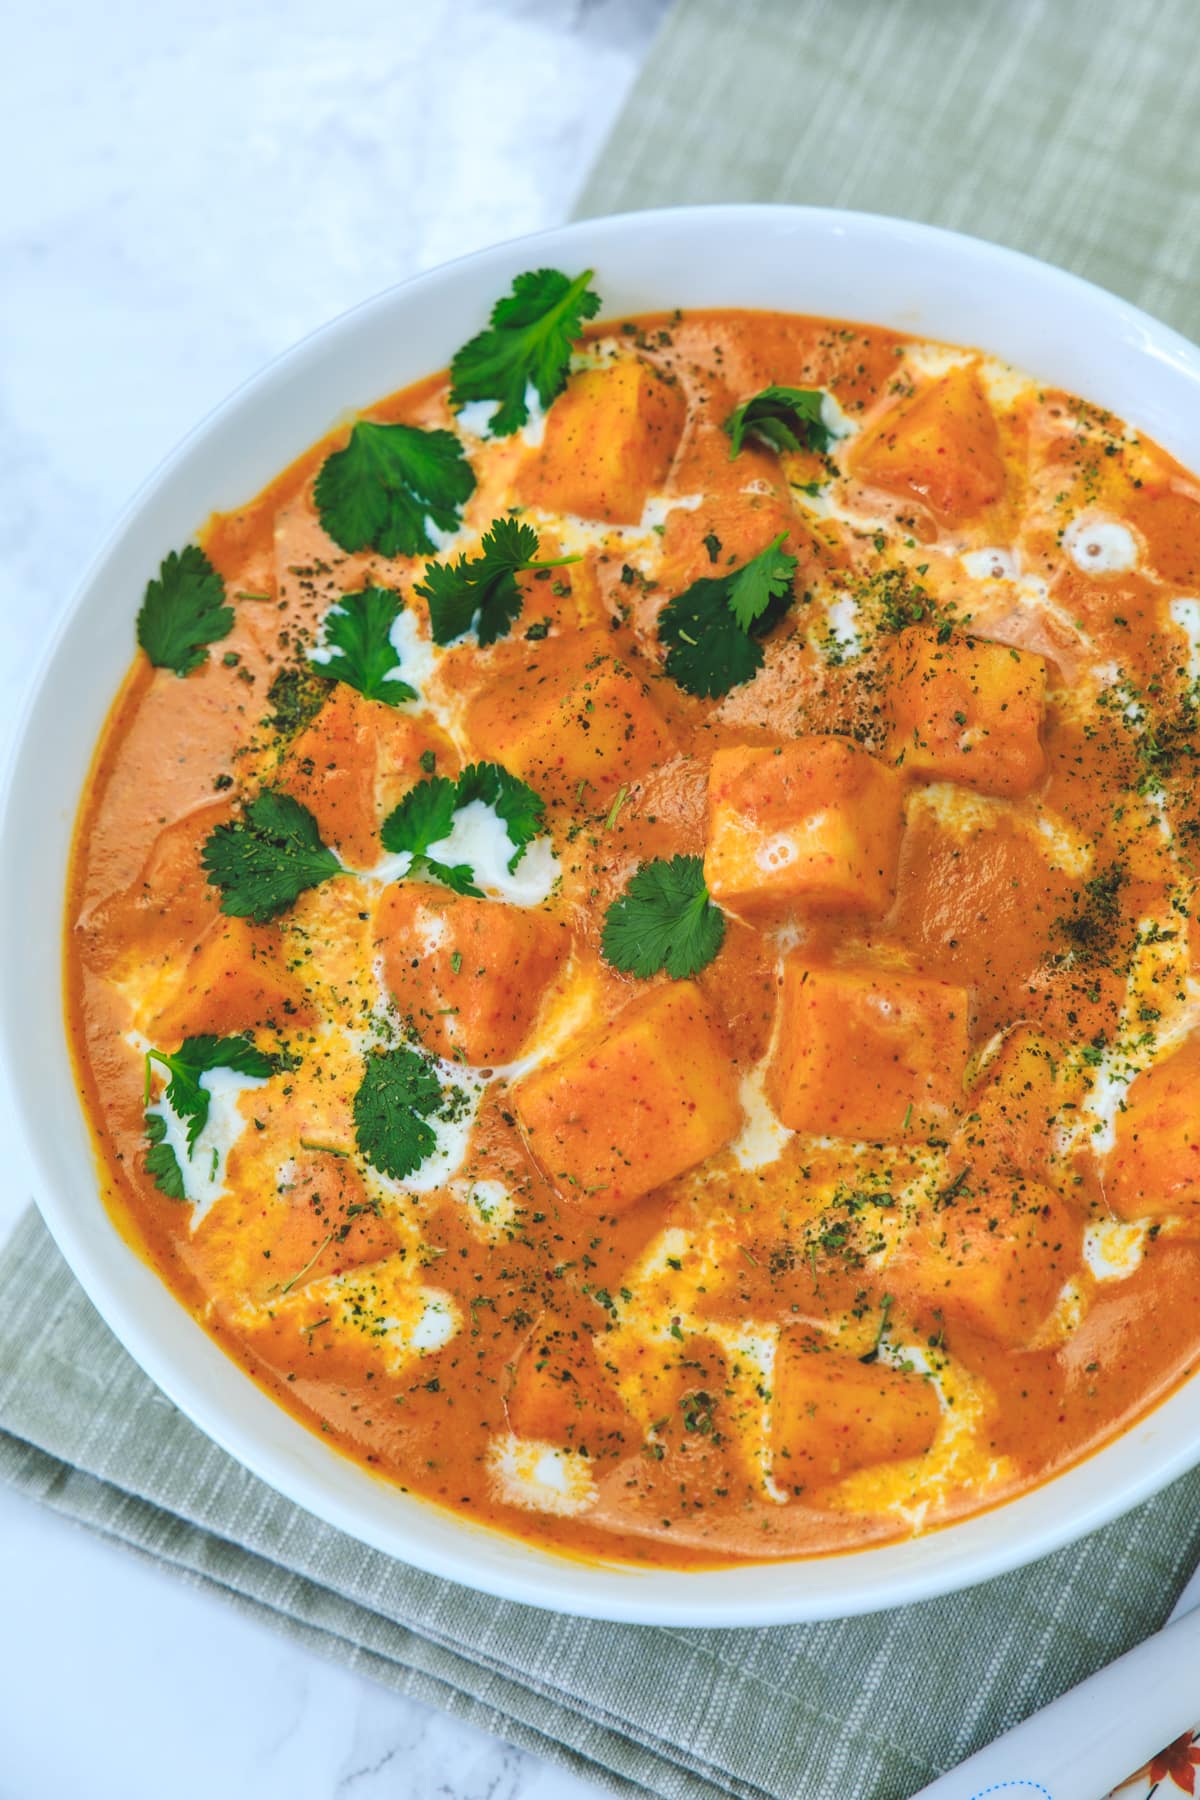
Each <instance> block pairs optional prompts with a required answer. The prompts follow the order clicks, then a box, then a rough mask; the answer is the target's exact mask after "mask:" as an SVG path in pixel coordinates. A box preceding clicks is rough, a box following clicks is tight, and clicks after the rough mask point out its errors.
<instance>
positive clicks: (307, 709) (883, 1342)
mask: <svg viewBox="0 0 1200 1800" xmlns="http://www.w3.org/2000/svg"><path fill="white" fill-rule="evenodd" d="M590 280H591V276H590V274H588V275H584V276H580V277H578V278H577V279H574V280H571V279H569V278H568V277H567V276H565V275H560V274H558V273H557V272H555V271H545V270H543V271H537V272H534V273H532V274H530V275H526V276H522V277H520V278H519V279H518V281H517V282H516V283H515V285H514V290H513V292H512V294H510V295H508V296H506V297H504V298H503V299H501V300H500V301H499V302H498V303H497V306H496V308H495V311H494V312H493V314H492V317H491V320H490V321H489V322H488V323H487V324H485V325H484V327H483V329H482V330H481V331H480V334H479V336H478V337H477V338H475V339H473V340H472V341H471V343H470V344H468V345H466V346H464V347H463V349H462V350H461V351H460V352H459V353H458V355H457V356H456V357H455V359H454V362H453V364H452V366H451V369H450V371H449V373H448V374H439V375H435V376H432V377H430V378H429V379H428V380H425V381H423V382H420V383H418V384H417V385H416V386H414V387H410V388H408V389H406V390H404V391H403V392H400V393H398V394H395V395H393V396H391V397H390V398H388V399H386V400H384V401H382V402H381V403H380V404H379V405H377V406H375V407H373V408H372V409H371V410H370V411H369V413H368V414H366V415H365V416H364V417H363V418H361V419H359V420H357V421H356V422H355V423H354V424H353V425H352V426H342V427H339V429H337V430H336V431H334V432H332V433H331V434H330V435H329V437H328V438H327V439H325V440H324V441H323V442H321V443H320V444H318V445H316V446H315V447H314V448H313V449H312V450H311V451H310V452H308V453H306V454H305V455H303V456H302V457H300V459H299V460H298V461H297V462H296V463H294V464H293V465H292V466H291V467H290V468H288V469H287V470H285V471H284V472H283V473H282V474H281V475H280V476H279V477H278V479H277V480H276V481H274V482H273V483H272V485H271V486H270V487H268V488H267V489H266V490H265V491H264V492H263V493H262V494H260V495H259V496H258V497H257V498H256V499H254V500H252V501H250V502H249V503H248V504H247V505H246V506H244V507H243V508H241V509H240V510H238V511H236V512H233V513H230V514H226V515H221V516H216V517H213V518H212V519H210V520H209V521H208V523H207V525H205V526H204V528H203V530H202V531H201V532H200V534H199V538H198V541H197V542H196V543H195V544H192V545H190V546H187V547H186V548H184V549H183V550H181V551H179V552H178V553H172V554H171V555H170V556H168V557H167V558H166V560H165V561H164V563H163V565H162V568H161V569H160V571H159V572H158V574H157V576H155V577H154V578H153V579H152V580H151V581H150V582H149V584H148V586H147V590H146V594H145V597H144V599H143V601H142V606H141V611H140V613H139V615H138V622H137V636H138V643H139V645H140V649H139V651H138V654H137V658H136V661H135V662H134V664H133V667H132V669H131V672H130V674H129V676H128V679H127V681H126V683H125V686H124V688H123V690H122V692H121V693H120V695H119V696H118V698H117V700H116V703H115V705H114V708H113V711H112V714H111V717H110V720H109V723H108V725H107V728H106V730H105V733H104V736H103V739H102V742H101V744H100V746H99V748H98V751H97V756H96V761H95V765H94V769H93V772H92V775H91V778H90V780H89V783H88V787H87V791H86V793H85V795H84V798H83V803H82V809H81V813H80V819H79V824H78V830H77V837H76V843H75V851H74V860H73V868H72V874H71V882H70V893H69V901H68V917H67V925H68V930H67V944H66V963H67V993H68V1010H69V1029H70V1036H71V1042H72V1045H73V1050H74V1055H75V1058H76V1061H77V1067H78V1071H79V1079H80V1087H81V1091H82V1095H83V1100H84V1104H85V1107H86V1109H87V1113H88V1117H89V1119H90V1121H91V1126H92V1129H93V1132H94V1135H95V1141H96V1145H97V1152H98V1158H99V1163H100V1167H101V1169H102V1172H103V1182H104V1191H105V1196H106V1201H107V1204H108V1205H109V1207H110V1210H111V1211H112V1213H113V1215H114V1218H115V1219H116V1220H117V1222H118V1223H119V1225H120V1228H121V1229H122V1230H123V1231H124V1232H125V1234H126V1235H127V1237H128V1238H129V1240H130V1241H131V1242H132V1243H133V1244H134V1245H136V1246H137V1248H138V1249H139V1251H140V1252H141V1253H142V1254H143V1255H144V1256H146V1257H147V1258H148V1259H149V1260H150V1261H151V1262H152V1263H153V1265H154V1266H155V1267H156V1268H157V1269H158V1270H159V1271H160V1272H161V1275H162V1277H163V1279H164V1280H165V1281H167V1282H168V1283H169V1284H170V1285H171V1287H172V1289H173V1290H174V1292H175V1293H176V1295H177V1296H178V1298H179V1299H180V1301H181V1302H182V1303H183V1304H184V1305H185V1306H187V1307H188V1308H190V1309H191V1310H192V1312H193V1313H194V1315H195V1316H196V1318H197V1319H198V1320H200V1321H201V1322H202V1324H203V1325H204V1327H205V1328H206V1329H207V1331H209V1332H210V1333H211V1334H212V1335H213V1337H215V1338H216V1340H217V1341H218V1342H219V1343H220V1344H222V1345H223V1346H224V1347H225V1349H226V1350H227V1351H228V1352H229V1354H230V1355H232V1356H234V1357H235V1358H236V1359H237V1360H238V1361H239V1362H240V1363H241V1364H242V1365H243V1367H244V1368H245V1369H246V1370H247V1371H248V1372H249V1374H250V1375H251V1376H252V1377H253V1378H254V1379H255V1380H256V1381H257V1382H259V1383H260V1384H262V1386H263V1387H265V1388H266V1389H267V1391H269V1392H270V1393H271V1394H273V1395H274V1396H275V1397H277V1398H278V1399H279V1400H280V1401H281V1402H282V1403H283V1404H284V1405H285V1406H286V1407H287V1408H288V1409H289V1410H290V1411H291V1412H292V1413H293V1414H294V1415H295V1416H297V1417H298V1418H299V1419H301V1420H303V1421H304V1422H305V1423H307V1424H308V1425H310V1426H311V1427H312V1428H313V1429H314V1430H318V1431H320V1432H321V1433H323V1434H324V1436H325V1438H326V1440H327V1442H328V1443H329V1444H330V1445H331V1446H334V1447H336V1449H337V1450H339V1451H341V1452H342V1453H344V1454H346V1455H348V1456H350V1457H352V1458H354V1459H356V1460H358V1461H359V1462H360V1463H362V1464H365V1465H367V1466H369V1468H370V1469H372V1470H373V1471H375V1472H376V1473H377V1474H379V1475H380V1476H382V1477H386V1478H388V1479H390V1480H391V1481H393V1482H395V1483H397V1484H399V1485H400V1486H401V1487H402V1488H403V1489H405V1490H407V1491H410V1492H413V1493H417V1494H420V1495H423V1496H425V1497H427V1498H428V1499H429V1500H431V1501H434V1502H436V1503H438V1504H439V1505H441V1506H444V1507H448V1508H451V1509H454V1510H456V1511H458V1512H460V1513H463V1514H465V1515H467V1516H469V1517H471V1518H473V1519H475V1520H478V1521H481V1522H484V1523H487V1524H491V1525H493V1526H497V1527H499V1528H501V1529H503V1530H504V1531H507V1532H509V1533H513V1534H516V1535H517V1536H520V1537H522V1538H526V1539H529V1540H533V1541H535V1542H537V1543H539V1544H542V1545H545V1546H553V1547H556V1548H558V1549H560V1550H563V1551H567V1552H570V1553H572V1554H575V1555H582V1556H586V1557H591V1558H606V1559H610V1560H611V1559H621V1560H625V1561H632V1562H645V1563H652V1564H658V1565H662V1564H667V1565H673V1566H678V1567H688V1566H701V1565H713V1564H717V1563H723V1562H731V1561H736V1560H738V1559H745V1558H754V1559H762V1558H769V1557H780V1558H782V1557H796V1556H802V1555H811V1554H817V1553H826V1552H831V1551H840V1550H847V1549H851V1548H855V1547H858V1546H862V1545H865V1544H868V1543H871V1542H878V1541H882V1540H885V1539H888V1538H895V1537H898V1536H901V1535H904V1534H907V1533H911V1532H914V1531H918V1530H922V1529H928V1528H931V1527H933V1526H935V1525H938V1524H942V1523H945V1522H947V1521H949V1520H952V1519H955V1518H960V1517H962V1516H964V1515H965V1514H969V1513H971V1512H973V1511H977V1510H979V1509H980V1508H983V1507H986V1506H991V1505H994V1504H995V1503H997V1502H998V1501H1001V1500H1004V1499H1007V1498H1009V1497H1011V1496H1013V1495H1016V1494H1018V1493H1020V1492H1021V1491H1023V1490H1025V1489H1028V1488H1029V1487H1031V1486H1033V1485H1034V1484H1036V1483H1039V1482H1042V1481H1044V1480H1046V1479H1047V1477H1049V1476H1051V1475H1052V1474H1053V1473H1054V1472H1055V1471H1056V1470H1060V1469H1062V1468H1063V1467H1065V1466H1066V1465H1068V1464H1070V1463H1073V1462H1075V1461H1077V1460H1078V1459H1079V1458H1081V1457H1082V1456H1084V1455H1085V1454H1086V1453H1087V1452H1089V1451H1090V1450H1092V1449H1094V1448H1095V1447H1096V1446H1098V1445H1099V1444H1101V1443H1103V1442H1104V1441H1105V1440H1106V1439H1109V1438H1111V1437H1112V1436H1113V1435H1114V1434H1115V1433H1117V1432H1118V1431H1120V1430H1121V1429H1122V1428H1123V1427H1125V1426H1126V1425H1128V1424H1129V1423H1130V1421H1132V1420H1134V1419H1136V1418H1137V1417H1138V1416H1139V1415H1142V1414H1144V1413H1145V1412H1146V1410H1147V1409H1148V1408H1149V1407H1151V1406H1152V1405H1153V1404H1154V1403H1155V1402H1156V1401H1158V1400H1159V1399H1161V1398H1162V1397H1163V1396H1164V1395H1166V1394H1167V1393H1168V1392H1169V1391H1170V1390H1171V1389H1172V1388H1173V1387H1174V1386H1176V1385H1177V1384H1178V1383H1179V1382H1181V1381H1182V1380H1184V1379H1185V1378H1186V1377H1188V1376H1189V1375H1190V1374H1191V1373H1192V1372H1193V1370H1194V1369H1195V1366H1196V1361H1197V1357H1198V1355H1200V1033H1197V1032H1196V1030H1195V1027H1196V1025H1197V1022H1198V1020H1200V1011H1198V1007H1197V999H1198V993H1200V990H1198V989H1197V985H1196V982H1195V979H1194V977H1193V974H1192V963H1193V958H1194V953H1195V944H1194V939H1195V933H1196V927H1195V924H1194V921H1193V904H1194V895H1195V892H1196V883H1197V870H1198V860H1197V859H1198V854H1200V797H1198V795H1197V784H1196V779H1195V774H1196V771H1195V758H1196V753H1197V752H1196V746H1197V743H1198V741H1200V739H1198V737H1197V722H1198V721H1197V707H1198V705H1200V484H1198V483H1197V482H1196V481H1194V480H1193V479H1192V477H1190V476H1189V475H1188V474H1187V473H1186V472H1185V471H1184V470H1182V469H1181V468H1180V467H1178V466H1177V465H1176V464H1175V463H1174V462H1173V461H1172V460H1171V459H1170V458H1169V457H1168V456H1167V455H1166V454H1164V453H1163V452H1162V451H1161V450H1160V449H1158V448H1157V447H1156V446H1155V445H1154V444H1152V443H1150V442H1148V441H1147V440H1146V439H1145V438H1144V437H1142V436H1141V435H1140V434H1139V433H1138V432H1137V431H1136V430H1135V429H1133V428H1131V427H1129V426H1127V425H1125V424H1124V423H1122V422H1121V421H1120V420H1118V419H1115V418H1113V417H1112V416H1110V415H1109V414H1107V413H1105V412H1104V411H1102V410H1100V409H1098V408H1096V407H1094V406H1091V405H1089V404H1088V403H1087V402H1086V401H1084V400H1081V399H1078V398H1076V397H1074V396H1071V395H1068V394H1066V393H1063V392H1059V391H1056V390H1053V389H1047V388H1043V387H1039V386H1038V385H1037V384H1036V383H1035V382H1033V381H1032V380H1030V379H1028V378H1026V377H1025V376H1023V375H1022V374H1021V373H1020V372H1019V371H1015V370H1013V369H1011V368H1009V367H1007V366H1005V365H1003V364H1001V363H999V362H998V361H997V360H996V359H994V358H993V357H991V356H989V355H988V354H986V353H984V352H975V351H968V350H962V349H957V348H954V347H948V346H944V345H940V344H933V343H928V342H918V341H915V340H912V339H908V338H904V337H900V336H898V335H896V334H895V333H893V332H890V331H885V330H881V329H874V328H871V327H864V326H861V325H856V324H847V323H843V322H838V321H830V320H825V319H814V318H807V317H799V316H790V315H783V314H760V313H751V312H733V311H729V312H719V311H710V312H695V313H688V314H686V315H682V314H678V313H677V314H673V315H670V316H667V315H663V316H656V317H643V318H638V319H634V320H627V321H621V322H618V323H615V324H612V323H608V322H600V323H597V322H595V315H596V312H597V310H598V305H599V302H598V299H597V297H596V295H595V293H594V292H593V290H592V288H591V286H590V285H589V283H590ZM589 321H592V322H591V323H589Z"/></svg>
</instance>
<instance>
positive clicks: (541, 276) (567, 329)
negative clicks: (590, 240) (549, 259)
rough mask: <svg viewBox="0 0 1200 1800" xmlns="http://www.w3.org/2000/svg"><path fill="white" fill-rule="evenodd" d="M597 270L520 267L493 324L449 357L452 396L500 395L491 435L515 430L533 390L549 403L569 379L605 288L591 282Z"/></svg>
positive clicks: (462, 399)
mask: <svg viewBox="0 0 1200 1800" xmlns="http://www.w3.org/2000/svg"><path fill="white" fill-rule="evenodd" d="M592 273H593V272H592V270H591V269H585V270H584V271H583V274H582V275H577V276H576V277H575V279H574V280H573V281H572V280H571V278H570V277H569V276H567V275H563V274H561V273H560V272H559V270H557V269H533V270H530V271H528V272H527V273H526V274H524V275H518V276H517V278H516V280H515V281H514V282H513V285H512V292H511V293H510V294H507V295H506V296H505V297H504V299H503V300H498V301H497V302H496V304H495V306H494V307H493V308H492V315H491V320H490V322H489V324H488V326H487V329H486V330H484V331H481V332H480V333H479V334H478V336H477V337H473V338H472V339H471V341H470V343H468V344H464V345H463V347H462V349H461V350H459V351H458V353H457V354H456V356H455V358H454V361H453V362H452V363H451V364H450V404H451V406H453V407H455V408H461V407H463V406H466V405H467V403H468V401H471V400H496V401H498V402H499V404H498V405H497V407H496V410H495V412H494V413H493V414H492V416H491V419H490V420H489V421H488V431H489V433H490V434H491V436H492V437H510V436H511V435H512V433H513V432H514V431H519V430H520V429H521V426H522V425H524V424H525V422H526V420H527V419H528V417H529V407H528V405H527V403H526V390H527V389H528V388H530V387H532V388H533V390H534V392H535V393H536V394H537V397H538V399H539V401H540V402H541V404H542V406H543V407H546V406H549V405H550V402H551V401H552V400H553V399H554V397H555V395H556V394H559V393H561V392H562V389H563V388H564V387H565V386H566V381H567V368H568V366H569V364H570V361H571V345H572V343H573V342H574V341H575V339H576V338H577V337H578V336H579V334H580V332H581V331H582V330H583V322H584V320H585V319H593V318H595V316H596V314H597V313H598V312H599V310H600V296H599V295H598V294H594V293H593V292H592V290H591V289H590V288H589V287H588V282H589V281H590V280H591V279H592Z"/></svg>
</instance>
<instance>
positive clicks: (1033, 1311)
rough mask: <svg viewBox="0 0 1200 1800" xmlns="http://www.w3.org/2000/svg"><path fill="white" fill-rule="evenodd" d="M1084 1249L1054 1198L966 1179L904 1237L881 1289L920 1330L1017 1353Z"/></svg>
mask: <svg viewBox="0 0 1200 1800" xmlns="http://www.w3.org/2000/svg"><path fill="white" fill-rule="evenodd" d="M1082 1239H1083V1226H1082V1221H1081V1220H1080V1219H1079V1217H1078V1216H1077V1215H1076V1214H1074V1213H1073V1212H1072V1211H1071V1209H1070V1207H1069V1206H1068V1205H1067V1203H1066V1201H1065V1200H1063V1199H1062V1198H1061V1197H1060V1195H1058V1194H1056V1193H1055V1191H1054V1189H1053V1188H1049V1187H1045V1186H1043V1185H1042V1184H1041V1183H1040V1182H1037V1181H1028V1180H1026V1179H1025V1178H1024V1177H1022V1176H1016V1175H1014V1176H1012V1177H1011V1178H1010V1179H1008V1180H1006V1179H1005V1178H1004V1177H1003V1176H1002V1175H1001V1174H999V1173H997V1172H995V1171H988V1170H986V1169H985V1170H984V1171H983V1172H982V1174H981V1175H979V1176H976V1175H975V1174H974V1172H973V1171H972V1170H970V1169H968V1170H966V1171H965V1173H963V1174H961V1175H960V1176H958V1177H956V1178H955V1180H954V1181H953V1182H951V1183H948V1184H947V1186H946V1188H945V1189H943V1190H942V1193H941V1194H940V1196H938V1197H937V1198H936V1199H933V1200H931V1201H930V1202H929V1205H928V1209H927V1211H926V1212H925V1213H924V1215H923V1216H922V1217H921V1218H920V1219H919V1220H918V1221H917V1222H915V1223H914V1224H913V1226H912V1227H911V1228H910V1229H909V1231H908V1233H907V1234H906V1236H905V1238H904V1239H903V1240H902V1243H901V1247H900V1249H899V1251H898V1252H897V1254H896V1255H895V1256H894V1257H893V1258H892V1260H891V1261H890V1262H889V1263H888V1265H887V1281H888V1288H889V1290H890V1291H891V1292H892V1293H893V1294H894V1295H895V1296H896V1298H897V1299H898V1300H899V1301H900V1302H901V1304H902V1305H904V1306H905V1307H906V1308H907V1309H908V1310H910V1311H911V1312H912V1313H913V1314H914V1315H915V1316H916V1317H917V1318H918V1319H919V1320H920V1321H921V1322H922V1324H923V1325H928V1326H930V1327H933V1326H936V1325H939V1324H942V1323H945V1322H950V1323H955V1322H957V1323H959V1324H963V1325H966V1326H968V1327H970V1328H971V1329H972V1330H975V1331H980V1332H983V1333H984V1334H985V1335H986V1336H988V1337H990V1338H994V1339H995V1340H996V1341H997V1342H998V1343H1002V1344H1007V1345H1010V1346H1011V1347H1013V1348H1018V1347H1020V1346H1022V1345H1026V1344H1028V1343H1030V1341H1031V1340H1032V1339H1033V1337H1034V1336H1035V1335H1036V1333H1037V1331H1038V1329H1039V1327H1041V1326H1042V1325H1044V1324H1045V1322H1046V1320H1047V1319H1048V1317H1049V1315H1050V1314H1051V1312H1052V1311H1053V1310H1054V1304H1055V1301H1056V1300H1057V1299H1058V1296H1059V1294H1060V1293H1061V1291H1062V1287H1063V1284H1064V1283H1065V1282H1066V1280H1067V1278H1068V1276H1069V1275H1070V1274H1071V1273H1072V1271H1073V1270H1074V1269H1076V1268H1077V1267H1078V1266H1079V1260H1080V1255H1081V1251H1082Z"/></svg>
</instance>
